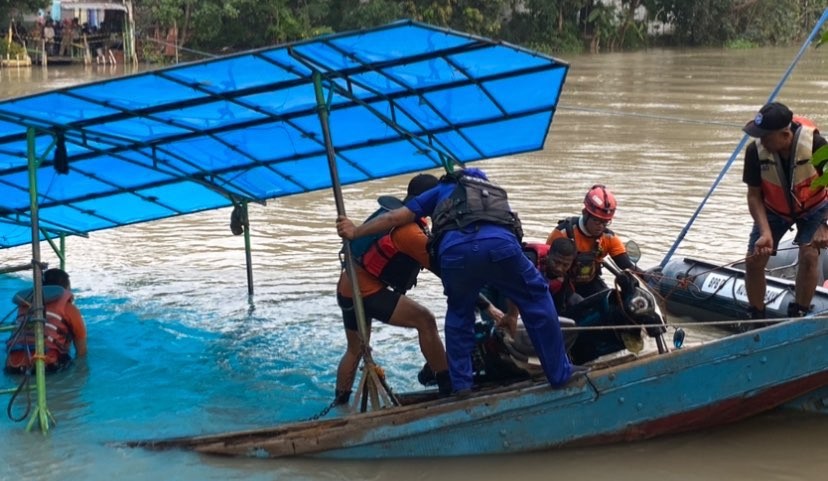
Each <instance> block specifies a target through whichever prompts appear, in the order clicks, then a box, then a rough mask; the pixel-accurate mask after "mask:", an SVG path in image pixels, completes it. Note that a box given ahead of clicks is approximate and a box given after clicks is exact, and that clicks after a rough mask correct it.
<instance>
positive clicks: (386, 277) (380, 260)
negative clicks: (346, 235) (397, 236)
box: [354, 219, 430, 294]
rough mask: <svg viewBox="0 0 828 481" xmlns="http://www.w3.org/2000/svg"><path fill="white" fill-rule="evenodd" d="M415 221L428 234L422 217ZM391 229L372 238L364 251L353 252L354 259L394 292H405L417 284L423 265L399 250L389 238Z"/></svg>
mask: <svg viewBox="0 0 828 481" xmlns="http://www.w3.org/2000/svg"><path fill="white" fill-rule="evenodd" d="M416 223H417V226H419V227H420V229H422V230H423V232H424V233H425V234H426V236H430V233H429V231H428V226H427V225H426V223H425V222H424V221H423V220H422V219H418V220H417V221H416ZM393 231H394V230H393V229H392V230H391V231H389V232H387V233H385V234H383V235H382V236H380V237H379V238H377V239H376V240H374V241H373V242H372V243H371V244H369V245H368V247H367V248H366V249H365V252H364V253H360V254H359V255H357V254H354V260H355V261H356V262H357V264H359V265H360V266H362V268H363V269H365V271H366V272H368V273H369V274H371V275H372V276H374V277H376V278H377V279H379V280H381V281H382V282H384V283H386V284H388V286H389V287H391V288H392V289H394V290H395V291H396V292H399V293H401V294H405V293H406V291H408V290H409V289H411V288H412V287H414V286H415V285H416V284H417V276H418V275H419V274H420V270H422V268H423V267H422V266H421V265H420V263H419V262H417V260H415V259H414V258H413V257H411V256H409V255H408V254H405V253H403V252H400V250H399V249H398V248H397V245H396V244H394V239H392V238H391V233H392V232H393Z"/></svg>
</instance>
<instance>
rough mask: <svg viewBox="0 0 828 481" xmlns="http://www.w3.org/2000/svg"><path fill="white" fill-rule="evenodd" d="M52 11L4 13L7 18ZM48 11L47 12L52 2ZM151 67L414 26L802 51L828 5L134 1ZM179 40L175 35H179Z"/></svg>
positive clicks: (714, 0)
mask: <svg viewBox="0 0 828 481" xmlns="http://www.w3.org/2000/svg"><path fill="white" fill-rule="evenodd" d="M41 3H44V2H43V1H42V0H41V1H36V0H18V1H15V0H12V1H9V2H3V3H2V4H0V18H3V17H4V14H5V16H6V17H9V15H10V14H11V12H13V11H17V12H20V11H36V9H37V7H38V6H40V7H43V5H40V4H41ZM47 3H48V2H47ZM133 5H134V7H135V12H136V14H135V18H136V21H137V30H138V33H139V42H141V41H142V39H143V40H144V42H143V48H142V49H141V50H143V52H144V53H145V54H146V55H147V56H148V57H152V56H155V57H158V58H163V57H164V55H169V51H170V48H169V46H167V48H166V49H165V45H164V44H165V42H166V43H169V42H174V43H176V44H177V45H178V46H179V47H182V49H183V50H182V51H183V52H188V51H190V52H191V53H192V52H198V51H203V52H210V53H219V52H232V51H238V50H246V49H250V48H256V47H262V46H267V45H273V44H278V43H283V42H289V41H293V40H301V39H305V38H310V37H314V36H317V35H320V34H324V33H329V32H339V31H346V30H352V29H357V28H363V27H372V26H376V25H380V24H383V23H387V22H390V21H392V20H396V19H400V18H412V19H415V20H419V21H423V22H427V23H430V24H434V25H438V26H441V27H449V28H453V29H458V30H462V31H466V32H470V33H474V34H479V35H485V36H487V37H494V38H498V39H502V40H505V41H508V42H512V43H516V44H520V45H524V46H527V47H530V48H535V49H538V50H541V51H545V52H548V53H552V54H559V53H576V52H581V51H589V52H595V53H598V52H611V51H619V50H632V49H641V48H648V47H657V46H675V47H729V48H747V47H754V46H764V45H788V44H792V43H798V42H801V41H802V39H803V38H804V37H805V36H806V35H807V34H808V32H809V31H810V30H811V29H812V28H813V26H814V24H815V23H816V21H817V19H818V18H819V16H820V15H821V14H822V11H823V10H824V9H825V8H826V7H828V0H692V1H691V0H133ZM170 32H174V35H171V33H170Z"/></svg>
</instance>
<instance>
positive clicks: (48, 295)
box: [6, 286, 73, 368]
mask: <svg viewBox="0 0 828 481" xmlns="http://www.w3.org/2000/svg"><path fill="white" fill-rule="evenodd" d="M31 291H32V290H31V289H24V290H23V291H20V292H18V293H17V294H16V295H15V296H14V303H15V304H17V306H18V307H17V321H16V322H17V324H18V325H22V328H21V329H20V330H19V331H15V333H14V334H12V336H11V338H9V340H8V341H6V349H7V350H8V353H9V355H8V357H7V358H6V365H7V366H9V367H13V368H20V367H30V366H31V365H32V364H33V362H32V356H33V355H34V353H35V330H34V323H32V322H29V321H30V314H31V313H30V307H31ZM43 291H44V303H45V305H46V306H45V307H46V316H45V320H46V322H45V324H44V329H43V338H44V354H45V356H46V359H47V364H48V363H54V362H57V361H58V360H60V359H61V358H62V357H65V356H68V355H69V349H70V347H71V346H72V329H71V328H70V327H69V324H68V323H67V322H66V321H65V320H64V318H65V315H66V314H65V313H66V306H67V304H69V303H70V302H71V301H72V298H73V296H72V291H70V290H68V289H63V288H62V287H60V286H44V287H43ZM14 353H25V355H23V356H21V355H19V354H18V355H14Z"/></svg>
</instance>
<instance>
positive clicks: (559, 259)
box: [543, 237, 584, 315]
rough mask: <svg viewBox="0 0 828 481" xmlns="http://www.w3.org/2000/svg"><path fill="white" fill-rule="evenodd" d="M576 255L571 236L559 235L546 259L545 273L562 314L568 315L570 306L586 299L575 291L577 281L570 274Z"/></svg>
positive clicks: (553, 297)
mask: <svg viewBox="0 0 828 481" xmlns="http://www.w3.org/2000/svg"><path fill="white" fill-rule="evenodd" d="M576 255H577V251H576V250H575V243H574V242H572V240H570V239H569V238H566V237H559V238H557V239H555V240H553V241H552V244H551V245H550V246H549V253H548V254H547V255H546V259H544V270H543V273H544V275H545V276H546V280H547V283H548V285H549V293H550V294H551V295H552V299H553V300H554V301H555V308H556V309H557V310H558V314H561V315H566V311H567V310H568V309H569V308H570V307H572V306H574V305H575V304H578V303H579V302H581V301H582V300H584V298H583V297H581V295H580V294H578V293H577V292H575V283H574V282H572V278H571V275H570V272H571V269H572V264H574V263H575V256H576Z"/></svg>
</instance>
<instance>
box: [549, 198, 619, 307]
mask: <svg viewBox="0 0 828 481" xmlns="http://www.w3.org/2000/svg"><path fill="white" fill-rule="evenodd" d="M617 206H618V204H617V202H616V200H615V196H614V195H613V194H612V192H610V191H609V189H607V188H606V187H605V186H603V185H601V184H596V185H593V186H592V187H590V189H589V190H588V191H587V193H586V196H584V208H583V210H582V211H581V215H580V216H578V217H569V218H567V219H563V220H561V221H560V222H559V223H558V226H557V227H556V228H555V229H554V230H553V231H552V232H551V233H550V234H549V237H547V239H546V243H547V244H549V245H552V243H553V242H555V239H560V238H568V239H570V240H571V241H572V242H574V243H575V249H576V250H577V254H576V256H575V262H573V263H572V267H571V268H570V277H571V279H572V282H573V283H574V284H575V292H577V293H578V295H580V296H581V297H589V296H591V295H592V294H595V293H597V292H601V291H603V290H605V289H607V288H608V287H607V284H606V282H604V280H603V279H602V278H601V265H602V263H603V262H604V258H605V257H606V256H607V255H609V256H610V257H611V258H612V260H613V261H614V262H615V264H616V265H617V266H618V267H619V268H621V269H634V268H635V264H633V262H632V260H630V256H629V255H627V249H626V248H625V247H624V244H623V243H622V242H621V239H619V238H618V237H617V236H616V235H615V234H614V233H613V232H612V231H611V230H610V229H609V228H607V226H608V225H609V224H610V223H611V222H612V218H613V217H614V216H615V209H616V208H617Z"/></svg>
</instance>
